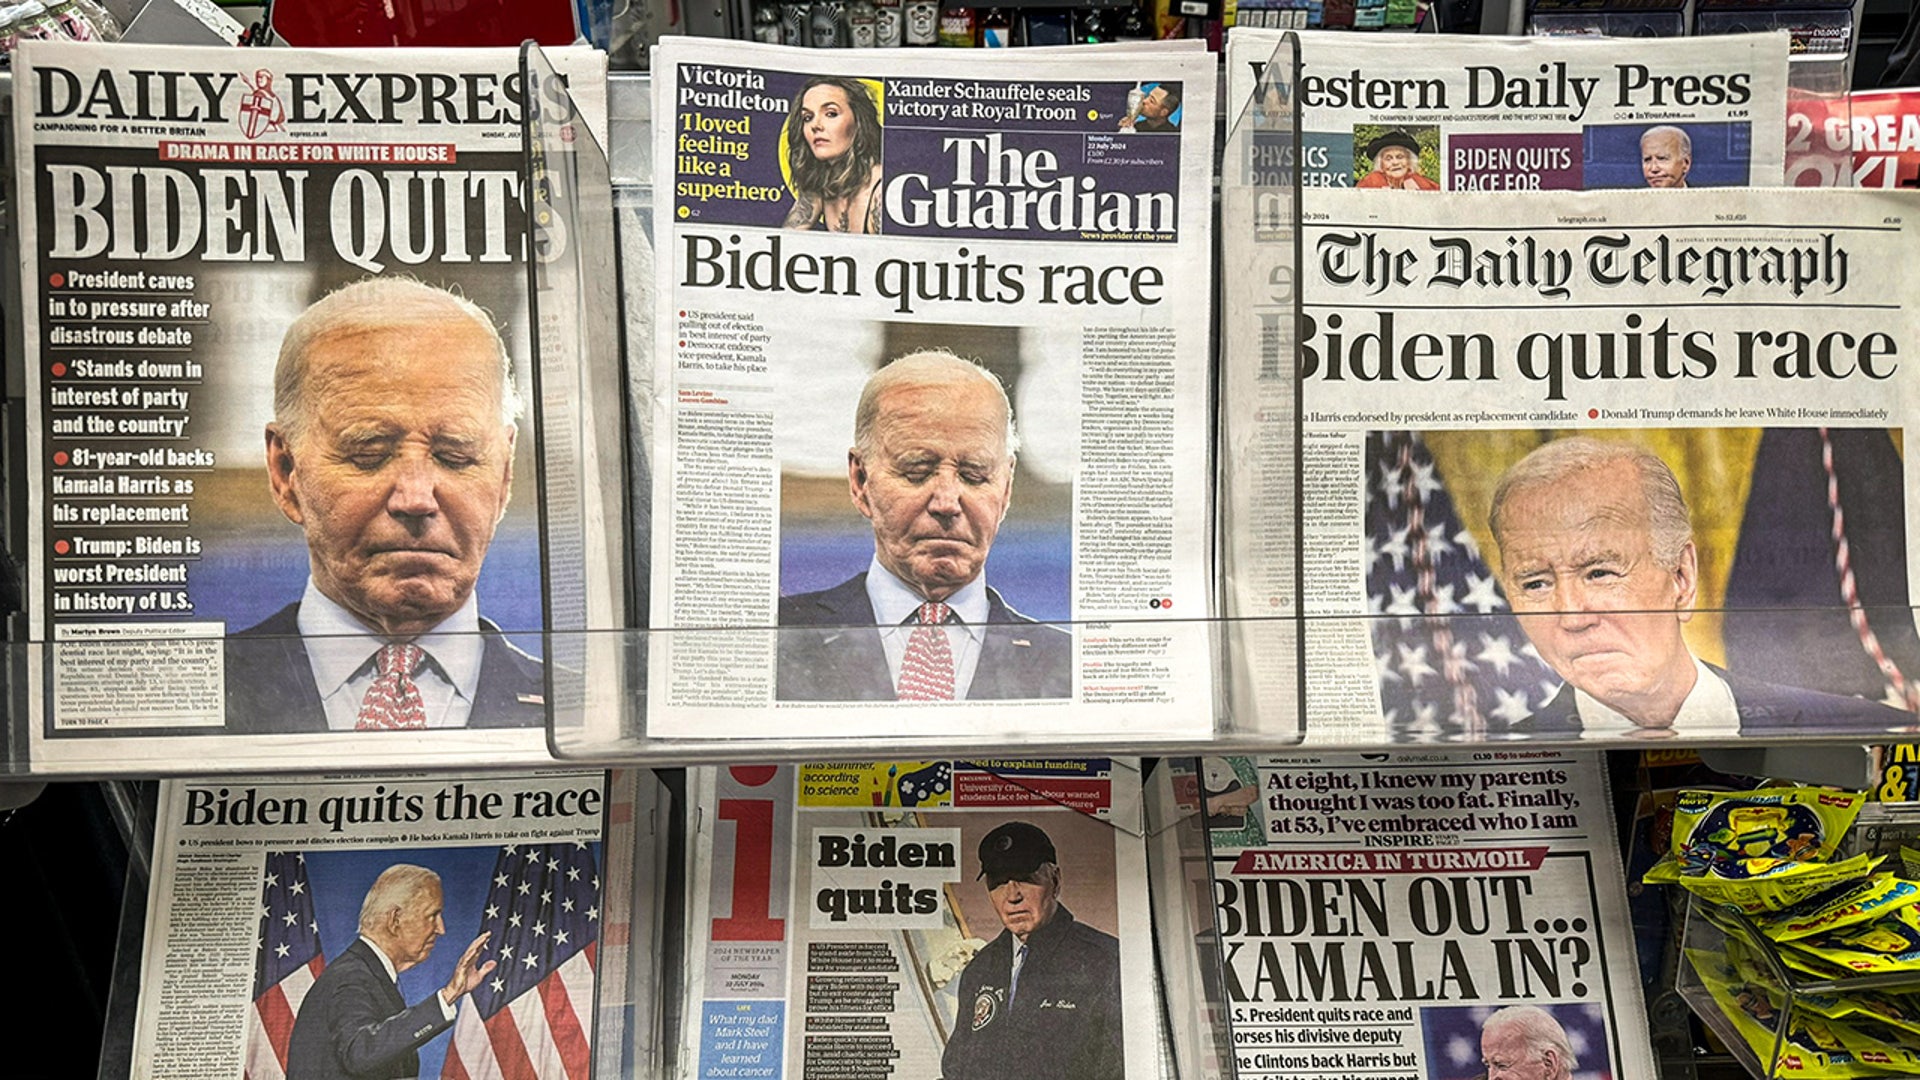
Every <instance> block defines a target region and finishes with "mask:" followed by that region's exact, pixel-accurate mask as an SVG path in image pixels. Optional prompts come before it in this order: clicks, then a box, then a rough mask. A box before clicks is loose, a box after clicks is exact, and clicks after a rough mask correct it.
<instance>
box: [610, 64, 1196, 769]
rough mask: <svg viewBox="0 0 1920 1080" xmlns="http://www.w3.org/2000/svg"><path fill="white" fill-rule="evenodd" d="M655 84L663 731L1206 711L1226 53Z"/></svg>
mask: <svg viewBox="0 0 1920 1080" xmlns="http://www.w3.org/2000/svg"><path fill="white" fill-rule="evenodd" d="M653 70H654V73H655V74H654V87H655V95H656V97H655V111H654V115H655V117H656V118H657V123H656V126H655V131H656V142H655V144H654V160H655V161H656V162H659V163H660V168H661V170H662V177H663V179H662V183H661V188H660V190H661V191H662V192H663V194H662V195H661V197H659V198H658V199H657V201H656V205H655V213H656V221H657V228H656V236H657V237H658V238H659V239H658V243H659V246H660V258H659V260H658V265H659V267H660V275H661V276H660V295H661V298H662V300H661V302H662V304H663V305H664V310H667V311H669V312H670V313H671V315H672V317H671V318H665V319H662V320H661V322H660V329H659V333H660V337H659V348H658V350H657V356H658V357H659V358H660V360H659V366H658V368H657V370H656V374H655V381H654V390H653V422H654V427H655V432H656V434H655V444H656V453H655V456H654V468H655V472H654V477H655V480H654V495H653V498H654V502H653V518H652V520H653V529H654V534H653V535H654V559H653V589H652V622H651V626H652V629H653V630H654V631H655V634H654V637H653V648H652V650H651V653H650V658H649V659H650V667H649V673H648V674H649V679H648V683H649V685H648V715H647V727H648V734H649V736H653V737H684V736H690V735H691V736H698V735H701V734H707V733H710V732H712V731H713V730H716V726H717V725H723V724H724V725H725V730H726V731H727V732H728V734H730V735H736V736H778V737H794V736H796V735H809V736H819V735H823V734H835V735H855V734H862V733H870V734H872V733H890V734H891V733H898V732H901V731H905V730H909V729H910V730H912V731H914V732H916V733H920V734H925V735H942V734H976V735H978V734H989V733H996V734H1003V733H1006V732H1011V731H1019V732H1020V733H1022V734H1023V735H1032V734H1072V733H1077V732H1090V731H1112V730H1116V729H1118V728H1121V727H1126V728H1127V729H1128V730H1130V731H1133V732H1135V733H1137V734H1138V735H1139V736H1140V737H1142V738H1152V737H1155V736H1164V735H1172V734H1176V733H1178V732H1180V731H1183V730H1184V731H1187V732H1188V733H1195V732H1196V731H1197V730H1201V729H1202V728H1197V727H1196V726H1195V725H1204V721H1205V718H1206V716H1207V708H1208V706H1207V703H1208V702H1210V700H1211V678H1210V674H1209V671H1210V669H1209V665H1208V662H1207V658H1206V657H1207V650H1206V648H1205V640H1204V639H1205V636H1206V635H1205V632H1204V626H1205V624H1204V623H1203V622H1198V621H1191V620H1197V619H1199V618H1201V617H1202V616H1204V614H1205V612H1206V610H1207V605H1208V602H1209V587H1208V584H1207V581H1208V578H1207V569H1208V567H1207V550H1208V529H1207V521H1208V495H1207V486H1208V485H1207V484H1206V483H1205V477H1206V476H1207V467H1206V461H1207V446H1206V444H1207V440H1206V427H1207V423H1206V408H1207V355H1208V317H1209V310H1208V308H1209V305H1208V303H1207V302H1206V298H1207V297H1208V296H1209V295H1210V290H1211V271H1210V248H1209V238H1210V223H1209V219H1210V197H1211V188H1212V184H1211V179H1210V170H1211V167H1212V166H1211V160H1210V158H1211V154H1212V145H1213V138H1212V135H1213V130H1212V128H1213V125H1212V120H1211V112H1212V110H1213V108H1214V105H1213V101H1214V94H1213V87H1214V81H1215V73H1214V70H1213V67H1212V66H1211V64H1210V62H1209V60H1208V59H1207V57H1206V56H1205V55H1203V54H1202V53H1200V52H1198V51H1194V50H1185V49H1164V50H1163V49H1155V48H1145V47H1136V48H1129V49H1125V50H1097V51H1093V52H1091V53H1083V52H1082V51H1080V50H1072V51H1065V52H1048V53H1044V54H1035V55H1033V56H1031V57H1026V58H1022V57H1021V56H1020V55H1019V53H1018V51H1017V50H1016V51H1015V52H1013V53H1010V54H1004V55H1002V54H991V53H990V54H986V55H979V56H968V57H948V56H934V55H931V54H928V53H926V52H924V51H919V52H910V53H896V52H889V51H885V50H879V51H872V52H860V53H858V54H852V53H838V54H836V53H822V52H819V51H815V50H790V49H780V48H770V47H755V46H750V45H744V44H741V43H739V42H724V43H708V42H703V41H701V40H699V39H693V38H684V39H682V38H675V39H671V40H670V41H667V42H664V43H663V44H662V45H661V47H660V50H659V52H658V54H657V59H656V62H655V64H654V67H653ZM669 162H670V163H672V165H671V168H670V169H669V168H668V166H667V163H669ZM901 360H906V361H908V362H907V363H906V364H904V365H901V366H898V367H895V366H894V365H895V364H896V362H899V361H901ZM969 361H970V362H971V363H967V362H969ZM979 369H983V370H984V372H985V373H986V375H984V376H983V375H982V370H979ZM883 371H884V374H879V375H876V373H878V372H883ZM863 392H866V393H868V395H869V397H870V405H871V408H870V409H869V411H868V412H867V413H866V414H865V420H864V421H860V420H858V419H857V417H856V413H857V411H858V410H857V409H856V406H857V405H858V404H859V403H860V402H861V400H862V397H863ZM1003 397H1004V398H1005V399H1006V400H1005V401H1004V402H1003V401H1002V398H1003ZM936 401H939V402H944V403H943V404H936ZM1008 405H1010V406H1011V409H1012V414H1013V422H1014V427H1015V430H1014V432H1013V433H1012V434H1009V432H1008V431H1007V428H1006V421H1005V416H1006V408H1007V406H1008ZM1014 435H1017V453H1016V452H1015V451H1016V443H1015V439H1014V437H1013V436H1014ZM856 442H857V443H858V444H859V449H858V450H857V451H855V452H851V453H850V448H853V447H855V445H856ZM1182 620H1190V621H1182ZM775 626H778V627H779V631H778V632H777V633H776V632H774V631H773V630H771V629H770V628H772V627H775ZM916 628H918V629H917V630H916ZM661 631H667V632H665V633H662V632H661ZM916 640H917V641H919V642H920V644H916V643H915V642H916ZM1181 718H1192V719H1191V720H1188V719H1181Z"/></svg>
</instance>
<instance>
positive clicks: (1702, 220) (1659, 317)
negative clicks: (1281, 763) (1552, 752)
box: [1299, 189, 1920, 742]
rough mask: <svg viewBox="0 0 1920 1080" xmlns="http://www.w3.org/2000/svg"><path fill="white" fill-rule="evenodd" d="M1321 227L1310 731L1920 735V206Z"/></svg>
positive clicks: (1308, 570)
mask: <svg viewBox="0 0 1920 1080" xmlns="http://www.w3.org/2000/svg"><path fill="white" fill-rule="evenodd" d="M1308 206H1309V208H1308V210H1307V213H1306V218H1307V220H1306V224H1305V229H1306V232H1305V236H1304V260H1305V261H1304V265H1303V266H1302V267H1301V282H1302V284H1301V287H1302V289H1303V290H1304V293H1303V295H1304V298H1305V318H1304V319H1303V320H1302V323H1301V351H1300V353H1299V359H1300V366H1299V377H1300V384H1299V386H1300V395H1301V399H1300V406H1301V409H1302V411H1303V420H1304V441H1303V443H1302V447H1301V469H1302V471H1303V474H1304V483H1305V486H1306V488H1307V490H1308V491H1309V492H1310V493H1311V497H1310V500H1309V503H1308V505H1307V506H1306V508H1305V513H1306V515H1307V519H1308V521H1307V523H1308V526H1309V528H1308V529H1307V530H1306V533H1305V537H1306V539H1305V541H1304V545H1303V547H1302V549H1301V559H1302V566H1303V575H1304V587H1303V606H1304V610H1305V612H1306V614H1307V615H1308V616H1309V618H1308V620H1307V624H1306V633H1307V639H1306V643H1305V652H1304V654H1305V656H1306V657H1307V658H1308V661H1309V662H1308V663H1307V664H1306V665H1305V672H1304V679H1305V688H1306V700H1307V703H1308V707H1307V715H1309V716H1310V717H1311V718H1312V723H1311V725H1310V730H1309V733H1308V737H1309V740H1315V739H1323V738H1324V739H1330V740H1345V741H1349V742H1379V741H1382V740H1391V741H1406V740H1414V741H1424V740H1436V739H1456V738H1473V739H1481V740H1483V739H1500V738H1532V739H1550V740H1576V739H1616V740H1618V739H1627V738H1633V739H1643V738H1668V737H1674V736H1679V737H1685V738H1691V739H1720V740H1733V739H1738V738H1741V737H1752V736H1764V737H1769V738H1779V737H1791V736H1796V735H1800V736H1813V735H1820V736H1827V737H1833V736H1839V735H1851V734H1873V733H1880V732H1886V731H1890V730H1901V729H1905V728H1908V727H1909V726H1911V725H1912V724H1913V723H1914V722H1915V720H1914V709H1915V707H1916V704H1917V703H1920V688H1917V687H1916V683H1915V679H1914V676H1915V674H1916V673H1920V636H1917V635H1916V633H1915V627H1914V619H1913V612H1912V608H1911V606H1910V604H1909V597H1910V596H1911V595H1912V594H1913V593H1912V590H1913V582H1912V573H1911V570H1910V566H1909V564H1910V559H1909V556H1908V538H1909V537H1910V536H1911V535H1913V525H1912V522H1913V520H1914V519H1913V514H1914V511H1915V507H1914V505H1913V503H1912V498H1911V495H1910V494H1909V493H1910V492H1912V491H1913V490H1915V482H1916V479H1920V478H1916V476H1915V473H1914V471H1913V468H1912V463H1911V462H1910V461H1909V460H1908V459H1907V457H1906V455H1905V454H1904V453H1903V452H1902V448H1903V446H1904V437H1905V424H1906V417H1907V415H1908V411H1909V406H1910V405H1911V403H1910V402H1909V401H1908V400H1907V399H1908V397H1909V396H1910V395H1909V394H1908V393H1907V392H1906V390H1905V382H1906V380H1908V379H1910V378H1911V377H1912V375H1913V372H1912V371H1911V368H1912V366H1913V363H1914V358H1913V356H1912V355H1911V353H1912V351H1913V350H1914V348H1915V343H1916V342H1920V321H1917V320H1920V312H1917V311H1916V307H1915V303H1914V294H1913V290H1912V288H1911V284H1910V281H1909V279H1908V278H1906V277H1904V276H1902V275H1900V274H1897V273H1891V272H1888V270H1887V269H1886V268H1888V267H1898V266H1902V265H1905V263H1906V262H1907V261H1908V260H1909V258H1910V255H1911V253H1912V251H1913V250H1914V244H1915V243H1916V232H1915V229H1916V222H1917V221H1920V196H1916V195H1915V194H1914V193H1911V192H1872V191H1862V190H1853V191H1843V190H1820V191H1789V190H1786V189H1771V190H1762V189H1743V190H1730V191H1721V192H1711V193H1707V192H1692V191H1676V192H1670V193H1665V194H1663V195H1662V196H1661V197H1658V198H1655V197H1650V196H1647V195H1643V194H1626V193H1621V192H1584V193H1571V194H1569V193H1561V194H1555V195H1551V196H1548V195H1530V194H1526V193H1515V194H1513V195H1510V196H1507V197H1504V198H1501V199H1498V200H1491V201H1489V200H1483V199H1477V198H1474V197H1473V196H1468V195H1455V194H1451V193H1441V194H1436V195H1433V196H1431V197H1425V198H1394V197H1381V196H1378V195H1374V194H1369V193H1366V192H1331V191H1329V192H1321V193H1318V194H1317V196H1316V198H1315V199H1314V200H1312V201H1311V202H1310V203H1309V204H1308ZM1314 616H1327V617H1325V618H1315V617H1314Z"/></svg>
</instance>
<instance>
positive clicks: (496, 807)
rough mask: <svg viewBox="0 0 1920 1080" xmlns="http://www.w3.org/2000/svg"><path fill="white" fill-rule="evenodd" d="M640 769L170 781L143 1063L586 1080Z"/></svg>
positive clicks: (613, 969) (621, 934) (148, 962)
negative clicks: (613, 871)
mask: <svg viewBox="0 0 1920 1080" xmlns="http://www.w3.org/2000/svg"><path fill="white" fill-rule="evenodd" d="M642 775H643V774H640V773H635V772H616V773H611V774H609V773H603V772H557V771H543V772H533V773H519V774H501V773H493V774H474V775H459V774H419V773H416V774H395V775H390V776H386V777H382V778H379V779H377V780H376V779H370V778H367V777H365V776H353V777H349V776H306V777H277V778H272V779H267V778H243V777H234V778H225V779H219V780H168V781H163V782H162V784H161V789H160V802H159V806H158V811H157V812H158V814H159V817H158V820H157V822H156V827H155V840H154V859H153V885H152V890H151V898H150V901H149V903H148V906H147V930H146V949H145V951H144V954H143V956H142V959H141V964H142V966H141V978H140V998H139V1006H138V1019H137V1027H136V1033H135V1037H134V1048H133V1058H132V1075H135V1076H188V1075H191V1076H216V1075H217V1076H241V1075H243V1074H244V1075H245V1076H247V1077H248V1078H249V1080H277V1078H285V1077H295V1078H298V1077H300V1076H343V1075H366V1076H414V1075H418V1076H431V1077H453V1076H501V1075H508V1076H530V1075H538V1076H559V1075H565V1076H580V1077H584V1076H587V1075H590V1071H589V1065H590V1063H591V1062H592V1060H593V1054H594V1053H595V1051H596V1049H597V1048H596V1047H594V1045H593V1038H594V1033H595V1030H596V1029H595V1018H594V1009H595V992H596V986H597V985H598V982H599V979H600V978H601V976H602V975H603V974H605V975H606V976H607V977H609V978H612V979H614V980H615V981H616V982H617V981H618V980H620V979H621V978H623V977H624V975H623V973H624V972H625V971H626V969H627V963H628V960H629V958H628V957H626V956H625V955H624V954H625V951H626V944H627V940H628V937H629V934H630V932H631V930H632V928H631V927H630V926H629V925H628V924H627V922H626V921H625V920H624V918H622V917H621V915H620V912H622V911H624V910H625V898H624V896H623V895H622V894H624V893H626V892H627V891H628V890H632V889H644V888H648V887H651V883H652V882H654V881H655V880H657V879H656V877H655V870H656V868H654V867H650V866H635V864H634V861H633V860H632V858H631V857H629V855H628V853H629V852H630V851H631V849H632V848H633V833H634V830H633V822H634V817H635V806H634V804H635V799H636V793H638V792H639V791H640V788H639V785H640V784H641V783H643V782H644V783H647V784H649V785H651V784H653V783H654V782H653V781H652V780H651V774H644V775H645V777H646V779H645V780H644V781H643V780H642ZM616 863H617V864H618V867H619V868H620V870H621V871H622V873H623V874H624V876H622V877H617V878H616V877H611V876H609V875H607V874H606V873H604V871H606V870H607V868H608V867H609V865H610V864H616ZM641 932H642V935H643V940H644V933H645V928H644V927H643V928H641ZM633 959H635V960H638V961H640V962H643V963H644V958H633ZM396 973H397V974H396ZM469 973H471V974H469ZM443 1003H445V1004H447V1005H449V1006H450V1007H449V1008H446V1009H445V1010H443V1009H442V1007H441V1006H442V1004H443Z"/></svg>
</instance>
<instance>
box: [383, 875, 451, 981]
mask: <svg viewBox="0 0 1920 1080" xmlns="http://www.w3.org/2000/svg"><path fill="white" fill-rule="evenodd" d="M442 907H443V903H442V899H441V892H440V886H439V885H438V884H437V883H435V884H431V885H428V886H427V887H426V888H425V889H423V890H421V891H420V892H418V893H415V894H414V896H413V899H412V901H410V902H409V903H408V904H407V905H406V906H405V907H403V908H401V909H400V910H399V911H398V912H396V913H395V914H394V916H393V921H392V923H391V926H390V929H391V932H390V934H389V935H388V936H389V939H390V941H391V943H392V945H393V953H392V955H391V956H389V957H388V959H389V960H392V961H393V966H394V968H395V969H396V970H399V971H405V970H406V969H408V968H410V967H412V966H414V965H415V964H418V963H420V962H421V961H423V960H425V959H426V958H427V957H429V956H431V955H433V946H434V943H435V942H437V941H439V940H440V937H441V935H443V934H445V933H446V932H447V924H446V923H444V922H442V921H441V920H440V912H441V909H442Z"/></svg>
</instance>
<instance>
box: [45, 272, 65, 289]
mask: <svg viewBox="0 0 1920 1080" xmlns="http://www.w3.org/2000/svg"><path fill="white" fill-rule="evenodd" d="M66 283H67V275H65V274H52V275H49V276H48V278H47V284H49V285H51V286H53V287H54V288H56V289H57V288H59V287H60V286H62V285H65V284H66Z"/></svg>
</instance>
